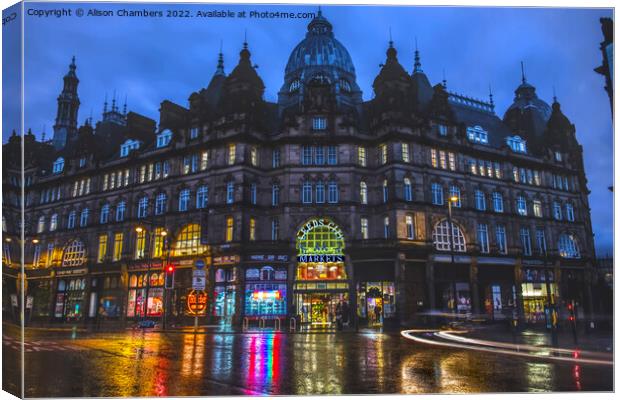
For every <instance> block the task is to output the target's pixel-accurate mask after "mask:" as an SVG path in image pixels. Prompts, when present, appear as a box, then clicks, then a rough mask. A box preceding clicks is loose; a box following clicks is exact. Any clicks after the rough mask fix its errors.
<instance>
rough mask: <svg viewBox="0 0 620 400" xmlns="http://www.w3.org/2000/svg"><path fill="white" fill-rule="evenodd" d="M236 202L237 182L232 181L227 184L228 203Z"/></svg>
mask: <svg viewBox="0 0 620 400" xmlns="http://www.w3.org/2000/svg"><path fill="white" fill-rule="evenodd" d="M234 202H235V182H233V181H230V182H228V183H227V184H226V204H232V203H234Z"/></svg>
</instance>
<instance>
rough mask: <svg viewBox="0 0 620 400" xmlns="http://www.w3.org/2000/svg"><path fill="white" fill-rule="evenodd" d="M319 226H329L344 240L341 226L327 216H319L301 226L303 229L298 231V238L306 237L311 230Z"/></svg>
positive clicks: (337, 237) (337, 236)
mask: <svg viewBox="0 0 620 400" xmlns="http://www.w3.org/2000/svg"><path fill="white" fill-rule="evenodd" d="M318 227H326V228H328V229H329V230H331V231H332V232H333V233H334V235H336V239H339V240H342V239H343V238H344V235H343V233H342V229H340V227H338V225H336V224H335V223H334V222H333V221H330V220H328V219H326V218H317V219H313V220H310V221H308V222H307V223H306V224H305V225H304V226H302V227H301V229H300V230H299V232H298V233H297V240H304V239H306V235H308V233H309V232H310V231H312V230H314V229H315V228H318Z"/></svg>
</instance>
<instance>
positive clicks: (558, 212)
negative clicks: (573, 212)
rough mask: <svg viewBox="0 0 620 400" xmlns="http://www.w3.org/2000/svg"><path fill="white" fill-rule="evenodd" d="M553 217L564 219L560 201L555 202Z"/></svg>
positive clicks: (559, 219)
mask: <svg viewBox="0 0 620 400" xmlns="http://www.w3.org/2000/svg"><path fill="white" fill-rule="evenodd" d="M553 219H555V220H558V221H561V220H562V206H561V205H560V203H559V202H557V201H554V202H553Z"/></svg>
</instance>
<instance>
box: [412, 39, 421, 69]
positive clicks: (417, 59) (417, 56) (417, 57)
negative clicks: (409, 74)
mask: <svg viewBox="0 0 620 400" xmlns="http://www.w3.org/2000/svg"><path fill="white" fill-rule="evenodd" d="M414 60H415V62H414V64H413V73H414V74H415V73H416V72H422V63H421V62H420V52H419V51H418V38H417V37H416V38H415V57H414Z"/></svg>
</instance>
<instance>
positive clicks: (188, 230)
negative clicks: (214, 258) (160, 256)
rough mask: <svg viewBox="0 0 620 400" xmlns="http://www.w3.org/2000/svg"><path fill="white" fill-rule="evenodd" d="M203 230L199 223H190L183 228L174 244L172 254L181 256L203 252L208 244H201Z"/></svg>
mask: <svg viewBox="0 0 620 400" xmlns="http://www.w3.org/2000/svg"><path fill="white" fill-rule="evenodd" d="M200 238H201V230H200V225H199V224H189V225H186V226H184V227H183V229H181V232H180V233H179V234H178V236H177V237H176V241H175V242H174V243H173V245H172V254H171V255H172V256H173V257H181V256H187V255H192V254H201V253H203V252H204V251H206V250H207V246H205V245H203V244H201V242H200Z"/></svg>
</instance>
